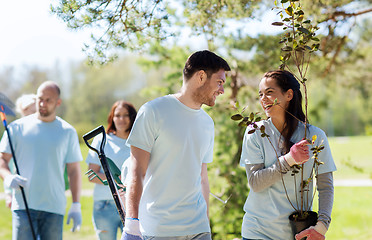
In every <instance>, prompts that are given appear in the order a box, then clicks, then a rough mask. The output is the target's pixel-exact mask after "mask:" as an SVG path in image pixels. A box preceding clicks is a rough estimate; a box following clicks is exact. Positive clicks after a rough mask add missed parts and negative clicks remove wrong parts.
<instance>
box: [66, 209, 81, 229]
mask: <svg viewBox="0 0 372 240" xmlns="http://www.w3.org/2000/svg"><path fill="white" fill-rule="evenodd" d="M71 218H72V220H73V221H74V223H73V226H72V228H71V232H75V230H76V231H79V230H80V226H81V205H80V203H78V202H74V203H72V205H71V207H70V210H69V211H68V215H67V224H70V220H71Z"/></svg>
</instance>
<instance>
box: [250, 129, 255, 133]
mask: <svg viewBox="0 0 372 240" xmlns="http://www.w3.org/2000/svg"><path fill="white" fill-rule="evenodd" d="M255 131H256V129H252V130H250V131H248V134H252V133H254V132H255Z"/></svg>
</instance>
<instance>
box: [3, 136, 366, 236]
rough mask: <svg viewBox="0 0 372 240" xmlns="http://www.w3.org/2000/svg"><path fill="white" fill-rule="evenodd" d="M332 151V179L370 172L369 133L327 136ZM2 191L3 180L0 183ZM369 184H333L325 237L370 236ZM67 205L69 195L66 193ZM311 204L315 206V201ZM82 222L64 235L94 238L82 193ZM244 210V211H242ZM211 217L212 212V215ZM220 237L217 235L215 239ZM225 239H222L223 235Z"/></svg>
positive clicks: (88, 202)
mask: <svg viewBox="0 0 372 240" xmlns="http://www.w3.org/2000/svg"><path fill="white" fill-rule="evenodd" d="M329 142H330V146H331V149H332V154H333V157H334V160H335V162H336V165H337V168H338V170H337V172H336V173H335V175H334V176H335V179H336V180H337V179H367V178H370V177H371V173H372V161H370V156H372V137H344V138H330V139H329ZM81 150H82V154H83V157H84V159H85V157H86V155H87V152H88V148H87V147H86V146H85V145H84V144H82V145H81ZM348 162H349V163H350V162H351V163H352V165H354V166H356V167H363V169H364V170H363V171H360V170H358V169H357V170H355V169H353V168H350V167H349V166H348ZM81 170H82V174H84V173H85V172H86V171H87V165H86V164H85V162H82V163H81ZM82 186H83V189H84V190H89V189H90V190H91V189H93V184H92V183H90V182H89V181H88V179H87V177H86V176H83V183H82ZM0 192H3V184H0ZM371 199H372V187H336V188H335V201H334V206H333V212H332V223H331V227H330V229H329V231H328V233H327V239H328V240H336V239H337V240H343V239H344V240H349V239H372V231H371V230H370V225H371V222H372V208H371V206H370V205H371ZM67 202H68V206H67V209H69V206H70V204H71V198H70V197H68V200H67ZM314 204H315V206H314V208H315V209H316V208H317V206H316V201H315V203H314ZM81 205H82V215H83V225H82V227H81V230H80V231H79V232H76V233H72V232H70V229H71V224H70V225H66V219H65V221H64V222H65V225H64V232H63V239H65V240H75V239H78V240H85V239H90V240H91V239H96V237H95V232H94V229H93V225H92V220H91V219H92V209H93V199H92V197H91V196H82V197H81ZM242 214H243V212H242ZM0 216H1V218H0V239H5V240H7V239H11V234H12V233H11V232H12V230H11V229H12V223H11V219H12V218H11V212H10V210H9V209H8V208H6V207H5V202H4V200H0ZM212 217H213V216H212ZM216 240H220V239H216ZM223 240H225V239H223Z"/></svg>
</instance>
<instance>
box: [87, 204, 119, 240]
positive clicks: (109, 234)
mask: <svg viewBox="0 0 372 240" xmlns="http://www.w3.org/2000/svg"><path fill="white" fill-rule="evenodd" d="M93 225H94V229H95V230H96V235H97V237H98V239H99V240H115V239H116V235H117V231H118V228H120V231H122V230H123V224H122V222H121V219H120V215H119V213H118V210H117V208H116V205H115V202H114V200H101V201H94V204H93Z"/></svg>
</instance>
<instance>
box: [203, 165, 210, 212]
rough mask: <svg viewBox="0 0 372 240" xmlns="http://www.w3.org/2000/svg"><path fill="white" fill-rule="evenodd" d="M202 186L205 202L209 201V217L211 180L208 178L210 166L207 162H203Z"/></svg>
mask: <svg viewBox="0 0 372 240" xmlns="http://www.w3.org/2000/svg"><path fill="white" fill-rule="evenodd" d="M201 187H202V193H203V197H204V199H205V202H206V203H207V216H208V218H209V193H210V189H209V180H208V168H207V164H206V163H202V169H201Z"/></svg>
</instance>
